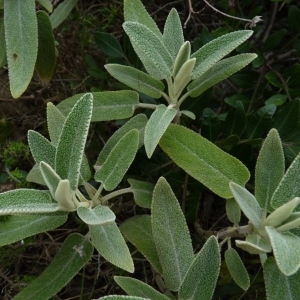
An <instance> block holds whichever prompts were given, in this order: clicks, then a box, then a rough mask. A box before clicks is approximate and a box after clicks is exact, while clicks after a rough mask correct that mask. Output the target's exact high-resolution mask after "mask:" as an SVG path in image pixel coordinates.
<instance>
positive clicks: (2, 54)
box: [0, 18, 7, 68]
mask: <svg viewBox="0 0 300 300" xmlns="http://www.w3.org/2000/svg"><path fill="white" fill-rule="evenodd" d="M6 63H7V59H6V45H5V31H4V18H0V68H2V67H3V66H4V65H5V64H6Z"/></svg>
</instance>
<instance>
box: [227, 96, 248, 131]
mask: <svg viewBox="0 0 300 300" xmlns="http://www.w3.org/2000/svg"><path fill="white" fill-rule="evenodd" d="M246 122H247V118H246V112H245V108H244V105H243V103H242V102H241V101H237V102H236V106H235V107H233V108H231V109H230V110H229V112H228V114H227V117H226V121H225V126H226V133H227V135H233V134H236V135H237V136H241V135H242V133H243V131H244V129H245V127H246Z"/></svg>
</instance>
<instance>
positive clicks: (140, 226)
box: [120, 215, 162, 274]
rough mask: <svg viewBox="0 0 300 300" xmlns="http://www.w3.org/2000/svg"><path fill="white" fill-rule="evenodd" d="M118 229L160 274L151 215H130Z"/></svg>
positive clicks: (160, 269) (160, 268)
mask: <svg viewBox="0 0 300 300" xmlns="http://www.w3.org/2000/svg"><path fill="white" fill-rule="evenodd" d="M120 231H121V232H122V234H123V235H124V236H125V238H126V239H127V240H128V241H129V242H130V243H131V244H133V245H134V246H135V247H136V248H137V250H138V251H139V252H141V253H142V254H143V255H144V256H145V257H146V258H147V260H148V261H149V262H150V264H151V265H152V266H153V267H154V269H155V270H156V271H157V272H158V273H160V274H161V273H162V267H161V264H160V262H159V258H158V255H157V250H156V247H155V243H154V239H153V234H152V227H151V217H150V216H149V215H137V216H134V217H131V218H129V219H127V220H126V221H125V222H123V223H122V224H121V225H120Z"/></svg>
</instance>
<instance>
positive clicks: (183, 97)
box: [176, 92, 190, 109]
mask: <svg viewBox="0 0 300 300" xmlns="http://www.w3.org/2000/svg"><path fill="white" fill-rule="evenodd" d="M189 95H190V92H186V93H185V94H184V95H183V96H182V97H181V98H180V99H179V100H178V102H177V105H176V107H177V108H178V109H179V107H180V105H181V104H182V102H183V101H184V100H185V99H186V98H187V97H188V96H189Z"/></svg>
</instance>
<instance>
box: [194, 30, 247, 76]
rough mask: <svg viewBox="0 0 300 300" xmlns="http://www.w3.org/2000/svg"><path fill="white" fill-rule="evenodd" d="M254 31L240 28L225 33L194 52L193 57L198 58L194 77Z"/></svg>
mask: <svg viewBox="0 0 300 300" xmlns="http://www.w3.org/2000/svg"><path fill="white" fill-rule="evenodd" d="M252 33H253V31H252V30H240V31H235V32H231V33H228V34H225V35H223V36H221V37H219V38H217V39H215V40H212V41H211V42H209V43H207V44H205V45H204V46H203V47H202V48H200V49H199V50H198V51H196V52H195V53H193V55H192V56H191V57H196V59H197V62H196V66H195V70H194V73H193V79H196V78H197V77H199V76H200V75H202V74H203V73H204V72H206V71H207V70H208V69H209V68H210V67H212V66H213V65H214V64H215V63H216V62H218V61H219V60H221V59H222V58H223V57H224V56H226V55H227V54H229V53H230V52H231V51H232V50H233V49H235V48H236V47H237V46H238V45H240V44H241V43H243V42H244V41H246V40H247V39H248V38H249V37H250V36H251V35H252Z"/></svg>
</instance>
